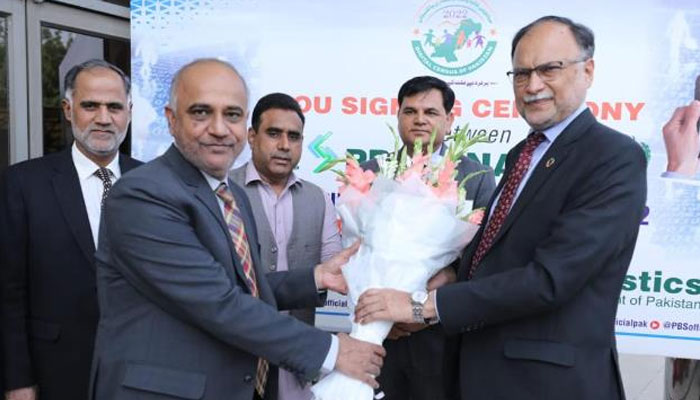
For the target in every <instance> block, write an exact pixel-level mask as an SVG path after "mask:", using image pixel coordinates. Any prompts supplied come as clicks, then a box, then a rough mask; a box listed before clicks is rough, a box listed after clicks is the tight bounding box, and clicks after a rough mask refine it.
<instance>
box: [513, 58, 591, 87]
mask: <svg viewBox="0 0 700 400" xmlns="http://www.w3.org/2000/svg"><path fill="white" fill-rule="evenodd" d="M589 59H590V57H586V58H582V59H580V60H564V61H550V62H548V63H544V64H540V65H537V66H535V68H516V69H514V70H512V71H508V72H506V75H508V78H510V80H511V82H513V84H514V85H515V86H525V85H527V83H528V82H529V81H530V77H531V76H532V73H533V72H535V73H536V74H537V76H539V77H540V79H542V80H543V81H545V82H549V81H553V80H555V79H557V78H558V77H559V76H560V75H561V72H562V71H563V70H564V68H567V67H569V66H571V65H574V64H578V63H581V62H586V61H588V60H589Z"/></svg>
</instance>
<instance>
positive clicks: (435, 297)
mask: <svg viewBox="0 0 700 400" xmlns="http://www.w3.org/2000/svg"><path fill="white" fill-rule="evenodd" d="M430 296H431V297H432V298H433V304H434V305H435V319H436V320H437V321H440V310H438V305H437V289H434V290H433V291H432V292H430Z"/></svg>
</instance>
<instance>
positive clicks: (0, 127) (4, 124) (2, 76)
mask: <svg viewBox="0 0 700 400" xmlns="http://www.w3.org/2000/svg"><path fill="white" fill-rule="evenodd" d="M7 39H8V38H7V18H5V17H3V16H2V15H0V171H2V170H4V169H5V168H6V167H7V166H8V165H9V163H10V157H9V149H10V109H9V87H8V82H7V74H8V59H7V52H8V49H7V45H8V40H7Z"/></svg>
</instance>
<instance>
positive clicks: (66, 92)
mask: <svg viewBox="0 0 700 400" xmlns="http://www.w3.org/2000/svg"><path fill="white" fill-rule="evenodd" d="M95 68H105V69H110V70H112V71H114V72H115V73H116V74H117V75H119V77H120V78H121V80H122V84H124V92H125V93H126V97H127V98H129V97H130V96H131V80H130V79H129V77H128V76H126V74H125V73H124V71H122V70H121V69H119V67H117V66H116V65H114V64H111V63H108V62H107V61H105V60H100V59H97V58H95V59H92V60H87V61H85V62H82V63H80V64H78V65H75V66H74V67H73V68H71V69H69V70H68V72H67V73H66V76H65V77H64V78H63V96H64V97H65V98H66V99H68V100H69V101H71V100H72V95H73V90H75V81H76V79H78V75H79V74H80V73H81V72H83V71H89V70H91V69H95Z"/></svg>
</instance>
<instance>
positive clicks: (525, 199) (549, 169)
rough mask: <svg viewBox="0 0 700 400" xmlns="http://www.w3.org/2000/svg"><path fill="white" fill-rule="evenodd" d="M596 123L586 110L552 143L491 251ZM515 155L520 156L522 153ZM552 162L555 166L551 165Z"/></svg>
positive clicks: (499, 232) (502, 180)
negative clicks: (578, 141) (580, 139)
mask: <svg viewBox="0 0 700 400" xmlns="http://www.w3.org/2000/svg"><path fill="white" fill-rule="evenodd" d="M594 123H595V118H594V117H593V115H592V114H591V112H590V111H588V110H585V111H583V112H582V113H581V115H579V116H578V117H576V118H575V119H574V120H573V121H572V122H571V123H570V124H569V126H567V127H566V129H564V131H562V133H561V134H560V135H559V136H558V137H557V138H556V139H555V140H554V143H552V145H551V146H550V147H549V149H548V150H547V152H546V153H545V154H544V155H543V156H542V158H541V159H540V162H539V163H538V164H537V165H536V166H535V169H534V170H533V171H532V174H531V175H530V178H529V179H528V180H527V182H526V183H525V186H524V187H523V189H522V191H521V192H520V195H518V198H517V199H516V200H515V203H514V204H513V206H512V207H511V209H510V212H509V213H508V215H507V216H506V220H505V221H504V222H503V226H502V227H501V229H500V230H499V231H498V234H497V235H496V237H495V239H494V241H493V245H492V246H491V249H493V248H494V247H495V246H496V244H497V243H498V241H499V240H500V239H501V237H503V235H505V234H506V232H508V229H510V227H511V226H512V225H513V223H514V222H515V221H516V220H517V219H518V217H519V216H520V214H521V213H522V211H523V210H524V209H525V207H527V205H528V204H529V203H530V201H531V200H532V198H533V197H534V196H535V195H536V194H537V192H538V191H539V190H540V188H541V187H542V185H544V183H545V182H547V180H548V179H549V178H550V177H551V176H552V175H553V174H554V171H556V170H557V169H558V168H559V167H560V166H561V165H563V164H564V161H565V160H566V157H567V155H568V154H569V151H570V150H571V149H572V146H573V145H574V143H575V142H576V140H578V138H579V137H581V135H582V134H583V133H584V132H585V131H586V130H587V129H588V128H589V127H590V126H591V125H592V124H594ZM523 143H524V142H523ZM519 150H522V145H520V149H519ZM515 154H518V155H519V154H520V151H518V152H517V153H515ZM516 159H517V158H514V159H513V160H512V162H511V163H510V168H509V170H508V171H507V173H510V169H512V167H513V165H514V164H515V161H516ZM549 160H553V161H549ZM552 162H553V164H550V163H552ZM548 164H549V165H548ZM506 176H507V175H504V177H506ZM504 181H505V179H501V184H502V183H503V182H504ZM501 184H499V186H498V189H497V190H499V191H500V190H501V187H502V185H501Z"/></svg>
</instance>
